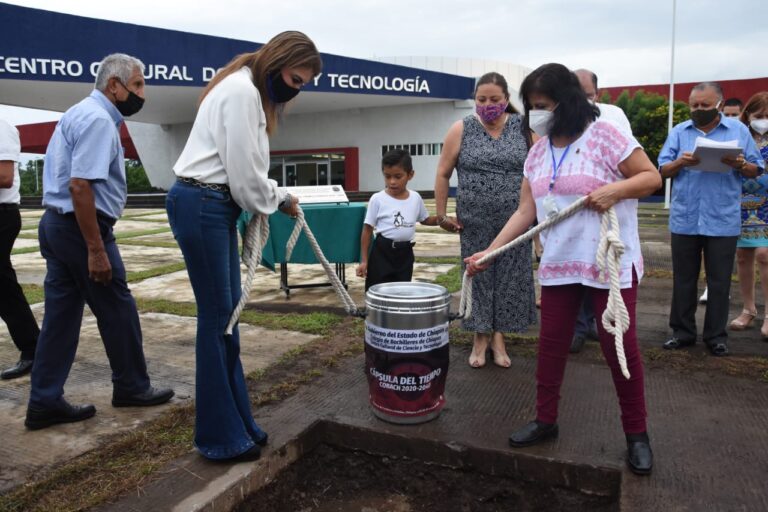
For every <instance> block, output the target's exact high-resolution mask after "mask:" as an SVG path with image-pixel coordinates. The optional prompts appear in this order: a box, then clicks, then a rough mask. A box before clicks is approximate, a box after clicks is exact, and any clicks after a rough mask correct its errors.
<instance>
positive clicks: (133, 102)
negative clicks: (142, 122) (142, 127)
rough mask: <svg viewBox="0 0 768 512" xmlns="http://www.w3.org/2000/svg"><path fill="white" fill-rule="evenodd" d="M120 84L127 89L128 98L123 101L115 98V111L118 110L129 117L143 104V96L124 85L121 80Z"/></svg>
mask: <svg viewBox="0 0 768 512" xmlns="http://www.w3.org/2000/svg"><path fill="white" fill-rule="evenodd" d="M120 85H122V86H123V88H124V89H125V90H126V91H128V98H126V99H125V100H124V101H120V100H118V99H115V107H117V111H118V112H120V113H121V114H122V115H123V117H130V116H132V115H133V114H135V113H136V112H138V111H139V110H141V107H143V106H144V98H142V97H141V96H139V95H138V94H136V93H134V92H133V91H131V90H130V89H128V88H127V87H125V85H123V83H122V82H120Z"/></svg>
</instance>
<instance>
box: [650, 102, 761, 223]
mask: <svg viewBox="0 0 768 512" xmlns="http://www.w3.org/2000/svg"><path fill="white" fill-rule="evenodd" d="M697 137H705V138H707V139H712V140H715V141H719V142H725V141H731V140H737V141H738V142H739V147H743V148H744V158H745V159H746V161H747V162H750V163H753V164H756V165H757V166H758V167H759V168H760V169H761V170H760V172H762V171H763V170H764V169H765V163H764V162H763V159H762V158H761V157H760V152H759V151H758V149H757V146H756V145H755V141H754V140H753V139H752V135H750V133H749V129H748V128H747V127H746V126H745V125H744V123H742V122H741V121H738V120H737V119H731V118H729V117H725V116H723V115H722V114H720V122H719V123H718V125H717V126H716V127H715V128H714V129H713V130H711V131H710V132H709V133H707V134H704V132H702V131H701V130H699V129H698V128H696V127H695V126H694V125H693V121H691V120H688V121H684V122H682V123H680V124H678V125H677V126H675V127H674V128H672V131H671V132H670V134H669V137H667V141H666V142H665V143H664V147H663V148H662V149H661V153H659V167H661V166H663V165H666V164H668V163H670V162H672V161H674V160H676V159H677V158H678V157H679V156H680V155H681V154H683V153H684V152H686V151H693V147H694V145H695V143H696V138H697ZM669 230H670V231H671V232H672V233H675V234H677V235H704V236H739V235H740V234H741V174H739V172H738V171H737V170H735V169H733V170H732V171H730V172H725V173H721V172H707V171H694V170H691V169H688V168H687V167H683V168H682V169H681V170H680V172H679V173H678V175H677V176H675V178H674V180H673V181H672V201H671V203H670V209H669Z"/></svg>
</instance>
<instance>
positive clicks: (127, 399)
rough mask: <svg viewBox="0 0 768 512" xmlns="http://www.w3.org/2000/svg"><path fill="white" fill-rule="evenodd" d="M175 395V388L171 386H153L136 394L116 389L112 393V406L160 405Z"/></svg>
mask: <svg viewBox="0 0 768 512" xmlns="http://www.w3.org/2000/svg"><path fill="white" fill-rule="evenodd" d="M173 395H174V393H173V390H172V389H170V388H163V389H157V388H154V387H152V386H150V387H149V389H147V390H146V391H144V392H142V393H136V394H134V395H123V394H121V393H118V392H116V391H115V392H113V393H112V407H147V406H150V405H160V404H164V403H165V402H167V401H168V400H170V399H171V397H173Z"/></svg>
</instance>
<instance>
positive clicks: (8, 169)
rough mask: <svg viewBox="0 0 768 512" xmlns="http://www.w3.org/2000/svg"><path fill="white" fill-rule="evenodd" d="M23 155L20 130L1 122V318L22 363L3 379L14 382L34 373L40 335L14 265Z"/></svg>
mask: <svg viewBox="0 0 768 512" xmlns="http://www.w3.org/2000/svg"><path fill="white" fill-rule="evenodd" d="M20 156H21V142H20V140H19V131H18V130H17V129H16V127H15V126H13V125H11V124H9V123H7V122H6V121H4V120H2V119H0V317H2V319H3V321H4V322H5V324H6V325H7V326H8V332H9V334H10V335H11V339H12V340H13V343H14V344H16V347H18V349H19V351H20V352H21V357H20V358H19V361H18V362H17V363H16V364H15V365H13V366H11V367H10V368H8V369H6V370H4V371H3V372H2V373H0V378H3V379H15V378H17V377H21V376H23V375H26V374H28V373H29V372H30V371H32V363H33V360H34V358H35V347H36V346H37V337H38V335H39V334H40V329H39V328H38V326H37V320H35V317H34V315H33V314H32V311H31V310H30V309H29V304H28V303H27V299H26V297H25V296H24V292H23V291H22V289H21V286H19V282H18V281H17V280H16V272H15V271H14V270H13V265H12V264H11V251H12V250H13V244H14V243H15V242H16V237H17V236H18V235H19V231H20V230H21V214H20V213H19V201H20V199H21V197H20V195H19V184H20V179H19V169H18V167H17V165H16V164H17V162H18V161H19V158H20Z"/></svg>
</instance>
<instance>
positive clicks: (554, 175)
mask: <svg viewBox="0 0 768 512" xmlns="http://www.w3.org/2000/svg"><path fill="white" fill-rule="evenodd" d="M569 149H571V145H570V144H568V145H567V146H566V147H565V151H563V156H561V157H560V161H559V162H557V163H555V148H554V146H552V141H551V140H550V141H549V152H550V154H551V155H552V178H551V179H550V180H549V191H550V192H552V189H553V188H555V180H556V179H557V173H558V172H559V171H560V166H561V165H563V160H565V156H566V155H567V154H568V150H569Z"/></svg>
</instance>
